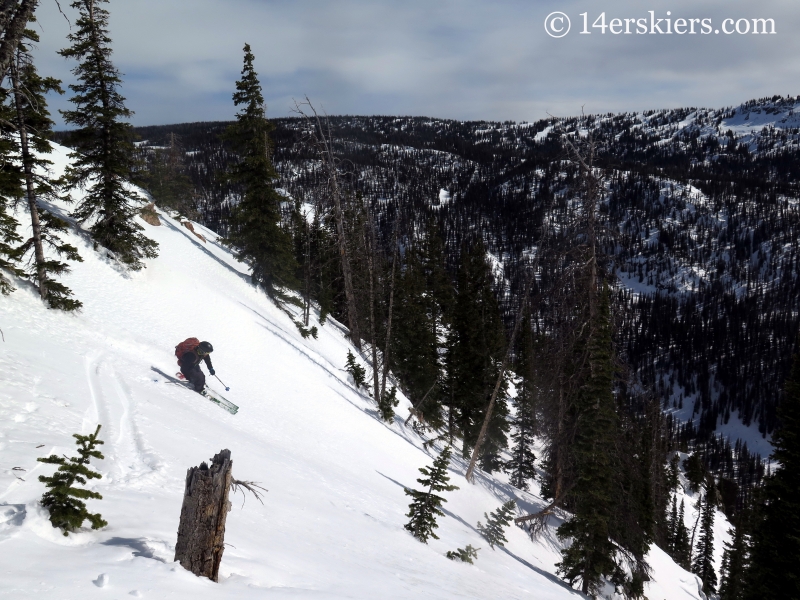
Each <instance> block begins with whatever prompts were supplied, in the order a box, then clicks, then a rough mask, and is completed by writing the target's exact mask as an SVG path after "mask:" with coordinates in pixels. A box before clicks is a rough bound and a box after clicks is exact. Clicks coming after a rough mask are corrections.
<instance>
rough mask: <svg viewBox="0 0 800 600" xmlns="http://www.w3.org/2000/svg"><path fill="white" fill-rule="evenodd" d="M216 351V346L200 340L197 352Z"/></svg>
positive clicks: (209, 352) (207, 352) (208, 352)
mask: <svg viewBox="0 0 800 600" xmlns="http://www.w3.org/2000/svg"><path fill="white" fill-rule="evenodd" d="M213 351H214V346H212V345H211V344H209V343H208V342H200V344H199V345H198V346H197V352H199V353H200V354H211V353H212V352H213Z"/></svg>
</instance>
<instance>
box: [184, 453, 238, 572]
mask: <svg viewBox="0 0 800 600" xmlns="http://www.w3.org/2000/svg"><path fill="white" fill-rule="evenodd" d="M232 467H233V462H232V461H231V451H230V450H222V451H221V452H220V453H219V454H217V455H216V456H215V457H214V458H213V459H212V460H211V468H209V467H208V465H207V464H206V463H201V464H200V466H199V467H192V468H191V469H189V470H188V471H187V473H186V490H185V491H184V495H183V506H182V507H181V521H180V524H179V525H178V542H177V543H176V544H175V560H178V561H180V563H181V566H183V567H184V568H185V569H187V570H188V571H191V572H192V573H194V574H195V575H197V576H202V577H208V578H209V579H210V580H211V581H217V578H218V576H219V564H220V562H221V561H222V552H223V550H224V549H225V547H224V542H225V519H226V518H227V516H228V511H229V510H230V508H231V504H230V502H229V501H228V492H229V490H230V488H231V469H232Z"/></svg>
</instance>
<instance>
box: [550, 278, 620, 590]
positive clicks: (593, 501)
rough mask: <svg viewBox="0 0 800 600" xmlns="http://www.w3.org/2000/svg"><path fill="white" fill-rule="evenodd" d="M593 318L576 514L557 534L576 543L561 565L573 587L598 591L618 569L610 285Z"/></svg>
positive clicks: (581, 407) (582, 396) (580, 404)
mask: <svg viewBox="0 0 800 600" xmlns="http://www.w3.org/2000/svg"><path fill="white" fill-rule="evenodd" d="M593 321H594V322H592V323H590V332H589V334H588V339H587V340H586V342H585V343H586V356H587V362H588V364H589V369H588V375H587V376H586V379H585V381H584V383H583V385H582V387H581V389H580V392H579V394H578V397H577V399H576V403H575V404H576V406H575V409H576V410H577V411H578V415H579V422H580V427H578V430H577V431H576V433H575V441H574V444H573V450H572V452H573V455H574V458H573V460H574V462H575V467H574V468H575V470H576V474H577V480H576V482H575V486H574V488H573V491H572V497H573V499H574V506H573V508H572V510H573V516H572V518H571V519H570V520H569V521H567V522H566V523H564V524H562V525H561V526H560V527H559V528H558V532H557V533H558V537H559V538H560V539H562V540H566V539H571V540H572V543H571V544H570V546H569V547H568V548H565V549H564V550H562V551H561V554H562V556H563V559H562V560H561V562H560V563H558V564H557V565H556V566H557V567H558V570H559V572H560V573H561V575H562V576H563V577H564V578H565V579H566V580H567V581H569V582H570V584H571V585H574V584H575V582H576V581H578V580H581V590H582V591H583V593H585V594H588V595H597V594H598V593H599V590H600V588H601V586H602V578H603V576H604V575H605V576H608V575H611V574H612V573H613V572H614V571H615V569H616V563H615V561H614V554H615V547H614V544H613V542H612V541H611V539H610V537H609V535H610V524H611V523H610V521H611V516H612V513H613V506H614V487H613V480H614V470H613V469H614V466H613V463H612V458H613V452H614V448H615V435H616V434H615V432H616V430H617V415H616V406H615V400H614V396H613V362H612V342H611V323H610V306H609V291H608V289H607V288H606V289H605V290H604V291H603V293H602V294H601V295H600V303H599V306H598V309H597V316H596V317H595V318H594V319H593Z"/></svg>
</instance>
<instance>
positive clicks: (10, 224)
mask: <svg viewBox="0 0 800 600" xmlns="http://www.w3.org/2000/svg"><path fill="white" fill-rule="evenodd" d="M3 143H4V140H2V139H0V156H2V154H3V148H2V146H3ZM2 176H3V173H2V172H0V178H2ZM2 188H3V182H2V181H0V294H2V295H3V296H7V295H8V294H10V293H11V292H13V291H14V290H15V289H16V288H15V287H14V286H13V285H12V280H11V278H10V277H9V275H12V276H17V277H20V276H22V275H24V274H25V272H24V271H23V270H22V269H20V268H19V265H18V264H17V259H18V254H19V253H18V252H17V244H18V243H19V242H21V241H22V238H21V237H20V236H19V234H18V233H17V227H18V226H19V221H17V219H16V218H14V216H13V215H12V214H11V213H10V211H9V208H10V204H11V202H9V200H8V199H7V197H6V196H5V193H4V192H3V191H2Z"/></svg>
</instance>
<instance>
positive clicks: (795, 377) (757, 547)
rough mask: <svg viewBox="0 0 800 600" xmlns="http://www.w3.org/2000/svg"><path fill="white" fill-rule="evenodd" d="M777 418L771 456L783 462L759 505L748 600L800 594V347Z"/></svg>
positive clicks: (749, 575)
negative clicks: (799, 568)
mask: <svg viewBox="0 0 800 600" xmlns="http://www.w3.org/2000/svg"><path fill="white" fill-rule="evenodd" d="M778 417H779V419H780V425H779V427H778V428H777V429H776V430H775V433H774V434H773V436H772V445H773V448H774V450H773V452H772V457H771V458H772V460H773V461H775V462H777V463H778V465H779V466H778V467H777V468H776V469H775V472H774V473H773V475H772V476H771V477H768V478H767V480H766V482H765V484H764V489H763V500H762V501H761V502H760V503H759V504H758V505H757V511H758V514H757V516H756V517H755V519H754V521H755V522H754V525H753V535H752V544H753V548H752V554H751V567H750V569H749V573H748V577H747V586H746V588H747V589H746V593H745V598H747V599H748V600H755V599H757V598H800V571H798V569H797V565H798V564H800V534H799V533H798V532H800V499H799V498H798V490H800V352H798V353H797V354H795V356H794V363H793V365H792V370H791V373H790V375H789V378H788V379H787V381H786V385H785V391H784V395H783V397H782V398H781V403H780V404H779V405H778Z"/></svg>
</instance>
